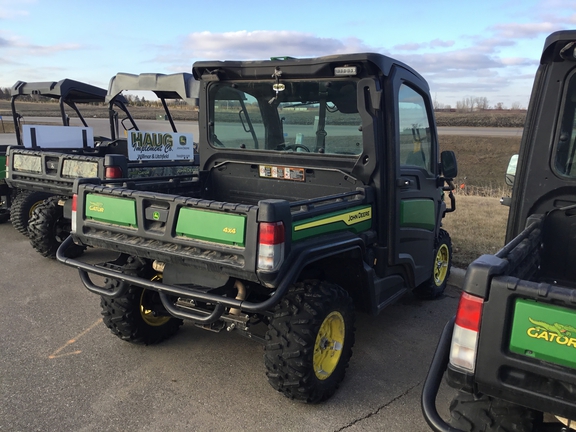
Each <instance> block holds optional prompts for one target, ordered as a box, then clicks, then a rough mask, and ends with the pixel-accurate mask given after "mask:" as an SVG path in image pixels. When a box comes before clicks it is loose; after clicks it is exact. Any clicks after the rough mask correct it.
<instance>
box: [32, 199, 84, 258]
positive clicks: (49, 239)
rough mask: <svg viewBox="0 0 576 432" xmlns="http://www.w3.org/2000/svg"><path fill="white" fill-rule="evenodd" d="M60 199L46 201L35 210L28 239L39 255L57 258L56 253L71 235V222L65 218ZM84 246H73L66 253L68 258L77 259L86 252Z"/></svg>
mask: <svg viewBox="0 0 576 432" xmlns="http://www.w3.org/2000/svg"><path fill="white" fill-rule="evenodd" d="M58 200H59V197H56V196H53V197H50V198H47V199H46V200H44V202H43V203H42V204H39V205H38V206H36V208H35V209H34V212H33V213H32V217H31V218H30V220H29V222H28V238H30V244H32V247H33V248H34V249H36V251H37V252H38V253H40V254H41V255H42V256H44V257H47V258H55V257H56V251H57V250H58V248H59V247H60V245H61V244H62V242H63V241H64V240H65V239H66V237H68V236H69V235H70V228H71V221H70V220H68V219H65V218H64V208H63V207H62V206H60V205H58ZM84 249H85V248H84V247H83V246H78V245H73V246H71V247H70V248H68V250H67V251H66V256H67V257H68V258H76V257H78V256H80V255H82V253H83V252H84Z"/></svg>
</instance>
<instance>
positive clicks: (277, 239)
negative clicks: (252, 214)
mask: <svg viewBox="0 0 576 432" xmlns="http://www.w3.org/2000/svg"><path fill="white" fill-rule="evenodd" d="M283 260H284V224H283V223H282V222H262V223H260V227H259V232H258V269H259V270H266V271H275V270H278V268H279V267H280V264H282V261H283Z"/></svg>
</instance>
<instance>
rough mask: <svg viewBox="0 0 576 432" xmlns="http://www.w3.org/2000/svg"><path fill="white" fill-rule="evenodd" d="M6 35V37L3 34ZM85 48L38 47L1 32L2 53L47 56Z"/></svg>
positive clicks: (71, 46)
mask: <svg viewBox="0 0 576 432" xmlns="http://www.w3.org/2000/svg"><path fill="white" fill-rule="evenodd" d="M1 33H4V36H3V35H2V34H1ZM81 48H83V46H82V45H80V44H73V43H62V44H54V45H37V44H32V43H30V42H28V41H26V40H24V39H23V38H21V37H18V36H15V35H11V34H8V33H7V32H1V31H0V52H2V50H7V51H17V53H15V54H17V56H18V57H21V56H25V55H39V56H46V55H51V54H55V53H58V52H62V51H73V50H79V49H81Z"/></svg>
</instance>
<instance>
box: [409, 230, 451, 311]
mask: <svg viewBox="0 0 576 432" xmlns="http://www.w3.org/2000/svg"><path fill="white" fill-rule="evenodd" d="M451 267H452V240H451V239H450V234H448V232H447V231H445V230H443V229H442V228H440V231H439V232H438V238H437V239H436V242H435V244H434V267H433V269H432V273H433V274H432V276H431V277H430V279H428V280H427V281H426V282H424V283H423V284H421V285H419V286H417V287H416V289H415V290H414V294H415V295H416V296H417V297H420V298H421V299H425V300H432V299H435V298H438V297H440V296H441V295H442V294H443V293H444V290H445V289H446V285H447V283H448V277H449V276H450V268H451Z"/></svg>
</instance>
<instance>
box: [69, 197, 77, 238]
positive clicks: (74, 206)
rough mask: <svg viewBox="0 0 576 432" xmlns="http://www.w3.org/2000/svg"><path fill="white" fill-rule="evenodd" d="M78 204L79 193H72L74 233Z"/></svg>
mask: <svg viewBox="0 0 576 432" xmlns="http://www.w3.org/2000/svg"><path fill="white" fill-rule="evenodd" d="M77 205H78V195H77V194H74V195H72V229H71V231H72V232H73V233H75V232H76V206H77Z"/></svg>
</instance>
